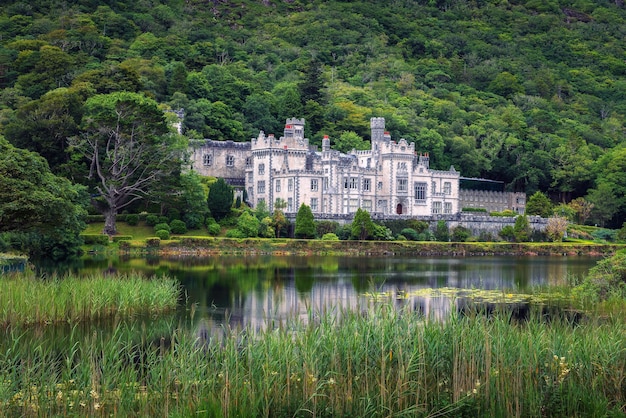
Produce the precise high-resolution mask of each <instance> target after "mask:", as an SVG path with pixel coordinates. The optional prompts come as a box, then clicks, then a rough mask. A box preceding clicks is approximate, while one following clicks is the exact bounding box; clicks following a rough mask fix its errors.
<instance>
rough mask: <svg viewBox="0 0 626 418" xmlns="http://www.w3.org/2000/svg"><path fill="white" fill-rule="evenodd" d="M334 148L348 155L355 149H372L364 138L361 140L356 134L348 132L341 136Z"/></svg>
mask: <svg viewBox="0 0 626 418" xmlns="http://www.w3.org/2000/svg"><path fill="white" fill-rule="evenodd" d="M333 148H334V149H336V150H337V151H341V152H344V153H346V152H350V151H352V150H353V149H356V150H367V149H370V144H369V142H367V141H363V138H361V137H360V136H359V135H358V134H357V133H356V132H352V131H347V132H343V133H342V134H341V135H340V136H339V138H337V139H336V140H335V145H334V147H333Z"/></svg>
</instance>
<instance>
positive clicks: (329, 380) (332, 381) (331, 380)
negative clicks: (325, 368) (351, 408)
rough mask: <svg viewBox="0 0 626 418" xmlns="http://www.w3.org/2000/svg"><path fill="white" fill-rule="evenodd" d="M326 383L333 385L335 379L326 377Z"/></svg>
mask: <svg viewBox="0 0 626 418" xmlns="http://www.w3.org/2000/svg"><path fill="white" fill-rule="evenodd" d="M328 384H329V385H331V386H333V385H334V384H335V379H333V378H332V377H331V378H330V379H328Z"/></svg>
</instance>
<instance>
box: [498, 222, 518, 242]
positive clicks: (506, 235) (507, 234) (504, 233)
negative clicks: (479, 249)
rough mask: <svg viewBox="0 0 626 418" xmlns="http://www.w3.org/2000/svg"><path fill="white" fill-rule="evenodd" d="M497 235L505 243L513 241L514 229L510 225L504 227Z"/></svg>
mask: <svg viewBox="0 0 626 418" xmlns="http://www.w3.org/2000/svg"><path fill="white" fill-rule="evenodd" d="M498 235H500V237H501V238H502V239H503V240H505V241H509V242H511V241H515V229H514V228H513V226H511V225H505V226H504V227H502V229H501V230H500V232H498Z"/></svg>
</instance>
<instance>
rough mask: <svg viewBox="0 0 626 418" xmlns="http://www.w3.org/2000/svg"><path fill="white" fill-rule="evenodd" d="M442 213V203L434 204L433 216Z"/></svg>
mask: <svg viewBox="0 0 626 418" xmlns="http://www.w3.org/2000/svg"><path fill="white" fill-rule="evenodd" d="M437 213H441V202H433V214H437Z"/></svg>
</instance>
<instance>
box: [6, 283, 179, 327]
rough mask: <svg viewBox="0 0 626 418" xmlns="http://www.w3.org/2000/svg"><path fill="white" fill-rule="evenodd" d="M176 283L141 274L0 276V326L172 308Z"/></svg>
mask: <svg viewBox="0 0 626 418" xmlns="http://www.w3.org/2000/svg"><path fill="white" fill-rule="evenodd" d="M179 295H180V284H178V282H176V281H175V280H174V279H170V278H167V277H159V278H151V279H146V278H144V277H142V276H141V275H139V274H128V275H122V276H102V275H92V276H89V277H77V276H67V277H63V278H58V277H56V278H51V279H41V278H37V277H35V275H34V274H33V273H28V272H27V273H24V274H14V275H7V276H1V277H0V327H7V326H20V325H29V324H49V323H55V322H61V321H67V322H76V321H84V320H94V319H101V318H106V317H110V316H114V315H132V314H139V313H156V312H163V311H167V310H172V309H175V308H176V304H177V302H178V298H179Z"/></svg>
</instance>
